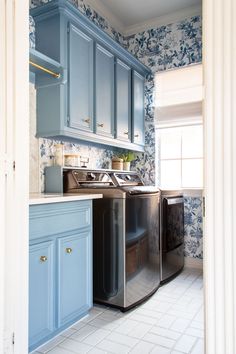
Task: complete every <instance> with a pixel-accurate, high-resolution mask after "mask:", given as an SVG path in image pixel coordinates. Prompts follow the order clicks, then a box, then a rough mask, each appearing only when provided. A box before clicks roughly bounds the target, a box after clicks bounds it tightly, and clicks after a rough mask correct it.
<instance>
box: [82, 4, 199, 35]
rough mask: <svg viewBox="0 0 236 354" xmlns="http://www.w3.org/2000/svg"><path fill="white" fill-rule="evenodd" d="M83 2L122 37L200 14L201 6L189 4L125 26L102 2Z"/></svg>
mask: <svg viewBox="0 0 236 354" xmlns="http://www.w3.org/2000/svg"><path fill="white" fill-rule="evenodd" d="M84 3H85V4H87V5H89V6H91V8H92V9H93V10H95V11H96V12H97V13H98V14H99V15H100V16H102V17H104V18H105V19H106V20H107V21H108V22H109V24H110V25H111V26H112V27H113V28H115V30H116V31H119V32H120V33H121V34H122V35H123V36H124V37H128V36H130V35H133V34H136V33H139V32H142V31H145V30H148V29H151V28H156V27H160V26H164V25H169V24H171V23H175V22H178V21H181V20H184V19H186V18H188V17H191V16H196V15H200V14H201V12H202V8H201V6H200V5H197V6H191V7H188V8H185V9H183V10H179V11H176V12H173V13H171V14H168V15H165V16H158V17H155V18H152V19H150V20H147V21H143V22H139V23H136V24H134V25H131V26H125V25H124V23H123V22H122V21H120V20H119V19H118V18H117V16H115V15H114V13H112V12H111V11H110V10H109V9H108V8H107V7H106V6H104V4H103V3H102V2H99V1H98V0H84Z"/></svg>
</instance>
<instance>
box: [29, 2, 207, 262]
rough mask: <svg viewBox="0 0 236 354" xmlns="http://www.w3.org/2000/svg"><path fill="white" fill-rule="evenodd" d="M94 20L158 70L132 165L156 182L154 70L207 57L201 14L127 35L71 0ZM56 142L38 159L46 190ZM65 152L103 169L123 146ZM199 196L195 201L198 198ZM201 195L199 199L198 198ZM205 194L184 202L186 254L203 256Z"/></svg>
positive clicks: (43, 146)
mask: <svg viewBox="0 0 236 354" xmlns="http://www.w3.org/2000/svg"><path fill="white" fill-rule="evenodd" d="M48 1H50V0H31V7H35V6H39V5H41V4H43V3H46V2H48ZM70 1H71V2H72V3H73V4H74V5H75V6H76V7H77V8H78V9H79V10H80V11H81V12H82V13H84V14H85V15H86V16H87V17H88V18H89V19H90V20H91V21H93V22H94V23H95V24H97V25H98V26H99V27H100V28H102V29H103V30H104V31H105V32H107V33H108V34H109V35H110V36H111V37H112V38H113V39H115V40H116V41H117V42H119V43H120V44H121V45H123V46H124V47H125V48H126V49H127V50H129V51H130V52H131V53H132V54H133V55H134V56H136V57H137V58H138V59H139V60H140V61H141V62H143V63H144V64H145V65H147V66H149V67H150V68H151V70H152V73H153V75H150V76H149V77H148V78H147V80H146V84H145V152H144V153H137V154H136V160H135V161H134V162H133V163H132V165H131V167H132V168H135V169H136V170H138V171H139V172H140V174H141V176H142V178H143V179H144V181H145V182H146V183H147V184H151V185H153V184H155V172H156V168H157V166H156V157H155V151H156V147H155V122H154V74H155V72H157V71H161V70H168V69H173V68H177V67H182V66H186V65H191V64H195V63H198V62H201V61H202V33H201V17H200V16H194V17H192V18H189V19H186V20H183V21H180V22H177V23H173V24H169V25H165V26H161V27H156V28H152V29H149V30H146V31H142V32H140V33H137V34H134V35H132V36H129V37H123V36H122V34H121V33H119V32H118V31H116V30H115V29H114V28H113V27H112V26H110V24H109V23H108V22H107V21H106V20H105V19H104V18H102V17H101V16H100V15H99V14H98V13H97V12H96V11H94V10H93V9H92V8H91V7H90V6H88V5H87V4H85V3H84V1H83V0H70ZM30 45H31V47H34V45H35V38H34V25H33V21H32V20H30ZM55 143H56V142H55V141H52V140H50V139H39V156H40V157H39V159H40V168H39V169H40V175H41V184H42V187H41V189H42V190H43V188H44V187H43V182H44V175H43V170H44V167H45V166H46V165H51V164H52V163H53V160H52V158H51V156H52V154H53V151H54V146H55ZM65 150H66V151H68V152H69V151H73V152H79V153H80V155H82V156H88V157H89V158H90V167H91V168H99V167H105V166H108V164H109V161H110V159H111V158H112V156H113V155H115V154H117V153H119V150H117V149H116V150H114V149H106V148H104V149H102V148H100V147H99V148H98V147H92V146H89V145H82V144H68V143H66V144H65ZM195 199H196V200H195ZM197 200H198V202H197ZM201 209H202V208H201V199H200V198H190V197H189V198H187V199H186V201H185V220H186V226H185V239H186V242H185V254H186V256H188V257H189V256H190V257H195V258H202V224H201V222H200V216H199V218H198V217H195V215H201V214H202V211H201Z"/></svg>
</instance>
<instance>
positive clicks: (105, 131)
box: [96, 44, 114, 137]
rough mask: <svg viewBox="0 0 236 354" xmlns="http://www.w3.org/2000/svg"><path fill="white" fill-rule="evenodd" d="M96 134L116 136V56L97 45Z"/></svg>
mask: <svg viewBox="0 0 236 354" xmlns="http://www.w3.org/2000/svg"><path fill="white" fill-rule="evenodd" d="M96 133H97V134H101V135H105V136H109V137H113V136H114V55H113V54H111V53H110V52H108V51H107V50H106V49H105V48H103V47H102V46H100V45H99V44H97V45H96Z"/></svg>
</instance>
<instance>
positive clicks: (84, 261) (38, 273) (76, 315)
mask: <svg viewBox="0 0 236 354" xmlns="http://www.w3.org/2000/svg"><path fill="white" fill-rule="evenodd" d="M29 215H30V223H29V235H30V247H29V351H32V350H34V349H36V348H37V347H38V346H40V345H42V344H44V343H45V342H46V341H48V340H50V339H52V338H53V337H54V336H55V335H57V334H59V333H60V332H61V331H63V330H64V329H66V328H67V327H68V326H70V325H72V324H73V323H74V322H76V321H77V320H79V319H80V318H81V317H83V316H85V315H86V314H87V313H88V310H89V309H90V308H91V307H92V202H91V201H75V202H68V203H55V204H45V205H32V206H30V210H29Z"/></svg>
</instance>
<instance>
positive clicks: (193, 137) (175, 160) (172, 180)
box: [156, 124, 203, 189]
mask: <svg viewBox="0 0 236 354" xmlns="http://www.w3.org/2000/svg"><path fill="white" fill-rule="evenodd" d="M156 136H157V148H158V153H157V158H158V164H157V165H158V176H157V177H158V180H159V183H158V184H159V185H160V188H163V189H171V188H175V189H176V188H202V187H203V126H202V125H201V124H198V125H191V126H181V127H170V128H158V129H157V134H156Z"/></svg>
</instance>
